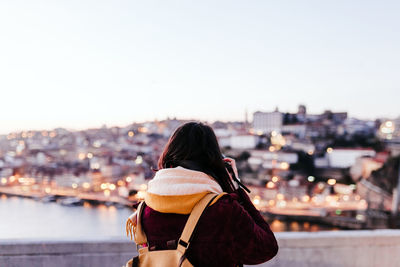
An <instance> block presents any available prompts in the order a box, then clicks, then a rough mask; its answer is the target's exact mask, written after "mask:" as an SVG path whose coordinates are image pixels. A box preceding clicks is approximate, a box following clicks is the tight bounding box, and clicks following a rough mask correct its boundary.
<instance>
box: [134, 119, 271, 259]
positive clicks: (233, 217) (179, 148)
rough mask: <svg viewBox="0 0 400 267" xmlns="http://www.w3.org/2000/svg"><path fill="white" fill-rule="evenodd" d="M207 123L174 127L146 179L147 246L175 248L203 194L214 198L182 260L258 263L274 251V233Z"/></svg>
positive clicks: (144, 217) (144, 220) (145, 223)
mask: <svg viewBox="0 0 400 267" xmlns="http://www.w3.org/2000/svg"><path fill="white" fill-rule="evenodd" d="M226 162H228V163H229V164H230V165H231V166H232V168H233V169H234V172H236V173H237V170H236V167H235V164H234V163H235V162H234V160H232V159H223V157H222V154H221V151H220V148H219V146H218V142H217V138H216V136H215V134H214V132H213V130H212V129H211V127H209V126H207V125H204V124H202V123H197V122H189V123H186V124H184V125H182V126H181V127H179V128H178V129H177V130H176V131H175V132H174V134H173V135H172V136H171V138H170V140H169V141H168V143H167V145H166V147H165V149H164V152H163V153H162V155H161V157H160V159H159V162H158V168H159V170H158V171H157V173H156V175H155V177H154V178H153V179H152V180H151V181H150V182H149V184H148V190H147V193H146V196H145V203H146V208H145V209H144V211H143V214H142V219H141V224H142V227H143V230H144V232H145V234H146V236H147V240H148V245H149V248H151V249H152V250H164V249H175V248H176V245H177V244H176V243H177V240H178V239H179V237H180V235H181V233H182V230H183V227H184V226H185V223H186V220H187V218H188V216H189V214H190V212H191V210H192V208H193V206H194V205H195V204H196V203H197V202H198V201H199V200H200V199H202V198H203V197H204V196H205V195H206V194H207V193H209V192H213V193H218V194H219V195H218V197H217V198H218V199H217V200H216V201H215V200H214V202H213V204H212V205H211V206H209V207H208V208H207V209H206V210H205V211H204V213H203V215H202V216H201V218H200V220H199V222H198V224H197V227H196V230H195V232H194V236H193V239H192V241H191V243H190V246H189V248H188V250H187V253H186V254H187V258H188V260H189V261H190V262H191V263H192V264H193V265H194V266H219V267H222V266H232V267H233V266H237V265H240V264H260V263H262V262H265V261H268V260H270V259H272V258H273V257H274V256H275V255H276V254H277V251H278V245H277V242H276V239H275V237H274V234H273V233H272V232H271V230H270V228H269V226H268V224H267V223H266V222H265V221H264V219H263V218H262V216H261V215H260V213H259V212H258V211H257V209H256V208H255V207H254V206H253V204H252V203H251V201H250V199H249V197H248V196H247V194H246V192H245V191H244V190H243V189H241V188H238V186H237V185H236V182H235V181H233V180H232V177H231V175H230V174H229V172H228V171H227V169H226V168H225V166H226V165H225V164H226Z"/></svg>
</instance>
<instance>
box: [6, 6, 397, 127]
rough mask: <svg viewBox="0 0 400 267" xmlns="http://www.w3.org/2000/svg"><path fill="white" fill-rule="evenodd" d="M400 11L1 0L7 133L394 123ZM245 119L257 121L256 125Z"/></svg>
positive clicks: (387, 8)
mask: <svg viewBox="0 0 400 267" xmlns="http://www.w3.org/2000/svg"><path fill="white" fill-rule="evenodd" d="M399 14H400V1H395V0H393V1H378V0H376V1H367V0H360V1H355V0H351V1H349V0H337V1H320V0H316V1H304V0H303V1H298V0H292V1H266V0H263V1H244V0H243V1H232V0H229V1H219V0H212V1H208V0H207V1H205V0H202V1H168V0H160V1H151V0H146V1H134V0H130V1H114V0H109V1H99V0H94V1H87V0H79V1H71V0H65V1H61V0H59V1H55V0H51V1H50V0H49V1H39V0H35V1H31V0H26V1H20V0H1V1H0V92H1V94H0V99H1V102H0V134H4V133H8V132H11V131H19V130H28V129H52V128H55V127H66V128H69V129H83V128H87V127H100V126H101V125H102V124H107V125H108V126H114V125H117V126H125V125H127V124H129V123H131V122H133V121H144V120H153V119H165V118H166V117H167V116H169V117H178V118H183V119H186V118H193V119H201V120H209V121H214V120H243V119H244V113H245V110H246V109H247V110H248V112H249V114H250V115H251V114H252V113H253V112H255V111H257V110H261V111H272V110H273V109H275V107H276V106H278V107H279V109H280V110H281V111H289V112H294V111H296V110H297V106H298V105H299V104H305V105H306V106H307V108H308V112H309V113H319V112H323V111H324V110H326V109H331V110H333V111H347V112H349V115H350V116H352V117H359V118H368V119H373V118H377V117H389V118H394V117H398V116H399V115H400V108H399V104H400V34H399V33H400V16H399ZM250 118H251V116H250Z"/></svg>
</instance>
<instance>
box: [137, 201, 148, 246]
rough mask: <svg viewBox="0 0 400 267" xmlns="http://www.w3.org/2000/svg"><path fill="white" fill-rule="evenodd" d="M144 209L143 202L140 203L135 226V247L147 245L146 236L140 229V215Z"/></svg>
mask: <svg viewBox="0 0 400 267" xmlns="http://www.w3.org/2000/svg"><path fill="white" fill-rule="evenodd" d="M145 207H146V204H145V203H144V201H142V202H140V204H139V206H138V208H137V225H136V231H135V243H136V245H143V244H146V243H147V237H146V234H145V233H144V231H143V228H142V222H141V220H142V213H143V211H144V208H145Z"/></svg>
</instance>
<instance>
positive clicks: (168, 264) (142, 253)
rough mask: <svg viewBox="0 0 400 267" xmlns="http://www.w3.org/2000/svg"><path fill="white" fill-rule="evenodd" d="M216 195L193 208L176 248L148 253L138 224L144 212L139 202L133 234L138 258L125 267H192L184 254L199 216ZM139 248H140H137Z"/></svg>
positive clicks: (206, 198) (145, 241) (210, 196)
mask: <svg viewBox="0 0 400 267" xmlns="http://www.w3.org/2000/svg"><path fill="white" fill-rule="evenodd" d="M217 195H218V194H214V193H209V194H207V195H206V196H205V197H203V198H202V199H201V200H200V201H199V202H198V203H197V204H196V205H195V206H194V208H193V210H192V213H191V214H190V216H189V218H188V220H187V222H186V225H185V228H184V229H183V232H182V235H181V237H180V238H179V241H178V247H177V248H176V249H175V250H155V251H149V244H148V243H147V237H146V234H145V233H144V231H143V228H142V225H141V222H140V219H141V215H142V212H143V210H144V202H141V203H140V204H139V207H138V210H137V226H136V232H135V240H136V243H137V248H138V252H139V256H137V257H135V258H133V259H131V260H129V261H128V262H127V263H126V265H125V267H136V266H138V267H154V266H157V267H193V265H192V264H191V263H190V262H189V260H188V259H187V258H186V255H185V253H186V250H187V248H188V247H189V245H190V241H191V237H192V235H193V230H194V229H195V227H196V225H197V222H198V220H199V218H200V216H201V214H202V213H203V211H204V210H205V209H206V208H207V206H208V205H209V204H210V203H211V202H212V201H213V200H214V198H215V197H216V196H217ZM140 246H142V247H141V248H139V247H140Z"/></svg>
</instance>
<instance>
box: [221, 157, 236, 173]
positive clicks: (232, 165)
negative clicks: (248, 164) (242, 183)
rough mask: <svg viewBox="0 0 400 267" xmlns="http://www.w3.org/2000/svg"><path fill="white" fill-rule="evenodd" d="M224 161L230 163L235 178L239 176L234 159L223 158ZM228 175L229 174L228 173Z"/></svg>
mask: <svg viewBox="0 0 400 267" xmlns="http://www.w3.org/2000/svg"><path fill="white" fill-rule="evenodd" d="M224 161H225V162H228V163H229V165H231V167H232V170H233V173H234V174H235V176H236V178H239V175H238V171H237V168H236V161H235V160H234V159H232V158H224ZM229 175H230V174H229Z"/></svg>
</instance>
